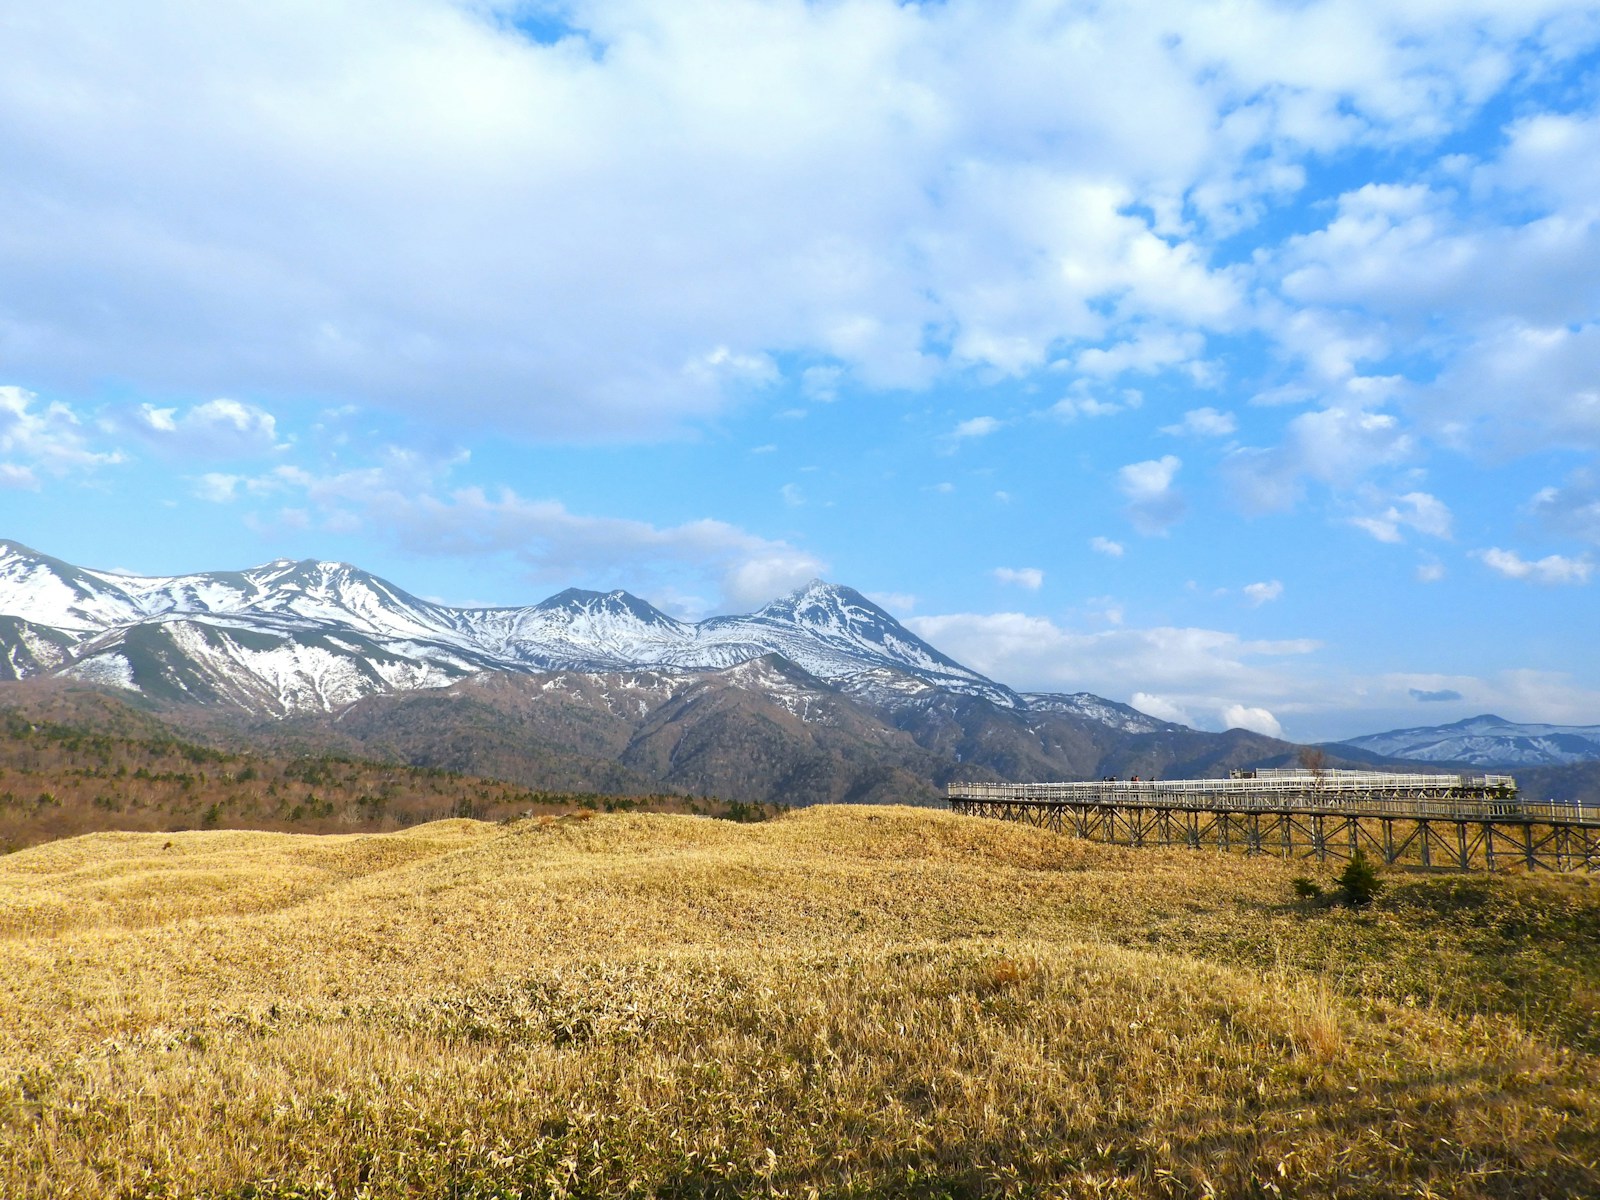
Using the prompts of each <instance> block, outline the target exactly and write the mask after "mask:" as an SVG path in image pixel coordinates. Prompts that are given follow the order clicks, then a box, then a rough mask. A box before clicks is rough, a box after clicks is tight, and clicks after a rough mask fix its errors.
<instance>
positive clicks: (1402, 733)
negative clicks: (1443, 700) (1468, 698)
mask: <svg viewBox="0 0 1600 1200" xmlns="http://www.w3.org/2000/svg"><path fill="white" fill-rule="evenodd" d="M1343 744H1344V745H1347V746H1356V747H1358V748H1360V749H1362V750H1370V751H1372V752H1373V753H1374V754H1383V755H1387V756H1388V757H1391V758H1411V759H1416V760H1417V761H1419V762H1449V763H1471V764H1473V765H1474V766H1485V767H1498V766H1561V765H1564V764H1567V763H1577V762H1588V761H1590V760H1595V759H1600V725H1525V724H1518V723H1517V722H1515V721H1507V720H1505V719H1503V718H1501V717H1497V716H1494V715H1493V714H1489V713H1485V714H1483V715H1482V716H1477V717H1468V718H1467V719H1466V720H1464V721H1457V722H1455V723H1454V724H1451V725H1430V726H1423V727H1420V728H1416V729H1395V730H1390V731H1389V732H1387V733H1373V734H1368V735H1367V736H1365V737H1358V738H1350V739H1348V740H1347V741H1346V742H1344V743H1343Z"/></svg>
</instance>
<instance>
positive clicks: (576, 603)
mask: <svg viewBox="0 0 1600 1200" xmlns="http://www.w3.org/2000/svg"><path fill="white" fill-rule="evenodd" d="M533 607H534V611H536V612H542V613H550V614H567V615H569V616H572V617H577V616H587V617H595V616H606V617H612V618H617V617H621V618H625V619H632V620H634V621H639V622H642V623H643V624H646V625H674V626H675V625H677V624H678V622H676V621H674V620H673V619H672V618H671V617H669V616H667V614H666V613H664V612H662V611H661V610H660V609H659V608H657V607H656V606H655V605H653V604H651V603H650V602H649V601H648V600H641V599H639V597H637V596H635V595H633V594H632V593H631V592H625V591H623V590H622V589H621V588H615V589H613V590H612V591H609V592H595V591H590V590H588V589H587V588H567V589H566V590H565V591H561V592H557V593H556V594H555V595H554V596H551V597H549V598H548V599H546V600H541V601H540V602H539V603H538V604H536V605H534V606H533Z"/></svg>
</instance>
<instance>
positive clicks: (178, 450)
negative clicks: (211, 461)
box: [111, 399, 278, 458]
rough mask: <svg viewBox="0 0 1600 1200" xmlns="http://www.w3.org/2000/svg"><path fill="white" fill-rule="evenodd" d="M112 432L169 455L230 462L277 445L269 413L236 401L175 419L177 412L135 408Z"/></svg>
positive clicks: (115, 421) (210, 403) (146, 406)
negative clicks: (118, 431) (120, 432)
mask: <svg viewBox="0 0 1600 1200" xmlns="http://www.w3.org/2000/svg"><path fill="white" fill-rule="evenodd" d="M111 425H112V427H113V428H116V429H126V430H128V431H131V432H133V433H137V434H139V435H140V436H142V437H144V438H145V439H146V441H148V442H149V443H151V444H153V445H157V446H160V447H162V448H163V449H165V450H168V451H170V452H172V453H174V454H181V455H184V456H187V457H195V458H230V457H238V456H244V455H255V454H262V453H265V452H266V451H269V450H272V449H273V448H274V447H276V446H277V443H278V422H277V418H275V417H274V416H273V415H272V414H271V413H270V412H268V411H267V410H266V409H264V408H261V407H259V406H257V405H254V404H246V403H243V402H242V401H238V400H228V399H218V400H208V401H206V402H205V403H204V404H197V405H195V406H193V407H192V408H190V409H188V410H186V411H184V412H182V413H181V414H180V413H179V411H178V409H177V408H175V407H174V408H159V407H157V406H156V405H154V404H143V405H140V406H139V408H138V410H137V411H136V412H134V413H132V414H130V415H128V416H126V417H123V418H122V419H115V418H114V419H113V420H112V421H111Z"/></svg>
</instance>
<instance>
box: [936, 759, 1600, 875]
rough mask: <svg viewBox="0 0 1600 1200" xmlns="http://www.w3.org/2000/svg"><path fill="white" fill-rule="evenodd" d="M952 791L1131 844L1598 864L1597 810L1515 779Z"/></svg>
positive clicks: (1323, 773)
mask: <svg viewBox="0 0 1600 1200" xmlns="http://www.w3.org/2000/svg"><path fill="white" fill-rule="evenodd" d="M948 794H949V799H950V806H951V808H952V809H954V810H955V811H957V812H963V813H967V814H969V815H972V816H980V817H996V818H999V819H1002V820H1011V821H1021V822H1025V823H1027V824H1030V825H1037V826H1040V827H1042V828H1046V829H1053V830H1056V831H1057V832H1061V833H1075V834H1077V835H1078V836H1079V837H1086V838H1095V839H1098V840H1101V841H1110V842H1117V843H1120V844H1124V845H1133V846H1150V845H1159V846H1172V845H1178V846H1192V847H1196V848H1198V847H1201V846H1216V847H1218V848H1219V849H1224V850H1229V849H1241V850H1244V851H1246V852H1247V853H1253V854H1269V853H1270V854H1279V855H1282V856H1283V857H1286V858H1293V857H1307V858H1315V859H1318V860H1327V859H1330V858H1331V859H1349V858H1351V857H1353V856H1354V855H1355V854H1356V852H1357V851H1361V852H1363V853H1366V854H1369V855H1371V856H1372V857H1375V858H1378V859H1380V860H1381V861H1383V862H1385V863H1391V864H1393V863H1400V862H1413V863H1416V864H1417V865H1419V866H1424V867H1451V868H1454V869H1457V870H1474V869H1487V870H1491V871H1492V870H1500V869H1506V868H1512V867H1520V868H1522V869H1525V870H1552V871H1600V808H1581V807H1577V806H1572V805H1562V804H1551V803H1529V802H1527V801H1524V800H1522V799H1520V798H1519V796H1518V794H1517V785H1516V780H1515V779H1513V778H1512V777H1511V776H1509V775H1472V774H1452V775H1443V774H1424V773H1407V774H1397V773H1389V772H1376V771H1331V770H1320V771H1311V770H1258V771H1250V772H1235V773H1234V775H1233V776H1232V777H1230V778H1227V779H1169V780H1159V781H1158V780H1120V779H1117V780H1103V781H1089V782H1082V783H1020V784H1010V783H967V784H951V785H950V787H949V789H948Z"/></svg>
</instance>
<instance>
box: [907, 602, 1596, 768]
mask: <svg viewBox="0 0 1600 1200" xmlns="http://www.w3.org/2000/svg"><path fill="white" fill-rule="evenodd" d="M906 624H907V625H908V626H909V627H910V628H911V629H913V630H914V631H915V632H916V633H917V634H918V635H919V636H921V637H923V638H926V639H927V640H928V641H929V642H931V643H932V644H933V645H935V646H938V647H939V648H940V649H941V650H943V651H945V652H946V653H948V654H952V655H953V656H954V657H955V658H957V659H958V660H960V661H962V662H965V663H967V664H969V665H971V666H973V667H975V668H976V669H978V670H980V671H983V672H984V673H985V674H987V675H989V676H991V677H992V678H995V679H998V680H1001V681H1003V682H1005V683H1008V684H1010V685H1011V686H1013V687H1016V688H1019V689H1021V690H1024V691H1090V692H1094V693H1096V694H1098V695H1102V696H1109V697H1112V698H1121V697H1124V696H1129V695H1130V693H1131V697H1132V698H1131V701H1130V702H1131V703H1132V704H1133V705H1134V707H1136V708H1138V709H1140V710H1141V711H1143V712H1148V713H1149V714H1150V715H1152V716H1154V717H1158V718H1160V719H1162V720H1170V721H1177V722H1179V723H1181V724H1185V725H1193V726H1196V727H1198V728H1210V729H1218V728H1224V727H1226V726H1228V725H1238V726H1241V727H1244V728H1251V729H1257V730H1258V731H1260V732H1265V733H1271V734H1272V736H1282V734H1281V733H1279V732H1274V729H1273V725H1271V724H1268V720H1267V718H1270V719H1271V721H1272V722H1275V723H1277V724H1278V725H1281V724H1282V723H1283V722H1286V721H1290V720H1291V718H1292V726H1293V728H1292V730H1291V731H1290V736H1293V737H1300V738H1315V739H1329V738H1336V737H1337V738H1345V737H1355V736H1358V735H1360V734H1363V733H1375V732H1377V731H1379V730H1382V729H1392V728H1398V727H1401V726H1404V725H1414V724H1416V720H1415V706H1416V701H1415V699H1414V698H1413V697H1412V695H1411V690H1412V689H1420V690H1424V691H1428V692H1442V691H1446V690H1453V691H1456V692H1459V693H1460V694H1461V695H1462V697H1463V699H1462V700H1461V701H1460V702H1459V703H1458V704H1457V706H1456V707H1455V708H1454V709H1451V710H1449V712H1450V715H1446V714H1445V713H1443V712H1441V714H1440V717H1439V719H1447V720H1454V719H1458V718H1460V717H1464V716H1469V715H1471V714H1473V713H1480V712H1499V713H1501V714H1502V715H1504V716H1506V717H1508V718H1509V719H1511V720H1520V721H1550V722H1557V723H1566V724H1592V723H1593V721H1594V714H1595V713H1596V712H1600V691H1596V690H1595V689H1594V688H1593V687H1589V686H1585V685H1584V684H1583V683H1580V682H1575V681H1574V680H1573V678H1571V677H1570V676H1567V675H1562V674H1559V673H1553V672H1548V671H1535V670H1527V669H1510V670H1504V671H1499V672H1497V673H1495V674H1493V675H1488V676H1484V677H1477V676H1471V675H1439V674H1428V673H1422V672H1416V673H1405V672H1393V673H1389V674H1381V675H1357V674H1351V673H1346V672H1344V671H1342V670H1340V669H1339V668H1337V667H1336V666H1330V665H1324V663H1323V661H1322V655H1320V654H1318V651H1319V650H1320V649H1322V647H1321V645H1320V643H1318V642H1316V641H1314V640H1310V639H1304V638H1292V639H1288V640H1282V641H1253V640H1248V639H1245V638H1242V637H1240V636H1239V635H1238V634H1235V633H1230V632H1227V631H1222V630H1214V629H1197V628H1173V627H1156V628H1145V629H1136V628H1126V627H1121V628H1111V629H1103V630H1096V631H1093V632H1083V631H1078V630H1074V629H1069V628H1066V627H1063V626H1062V625H1059V624H1057V623H1056V622H1054V621H1051V620H1049V619H1047V618H1044V617H1032V616H1027V615H1025V614H1022V613H988V614H977V613H956V614H949V615H944V616H925V617H912V618H909V619H907V621H906ZM1441 709H1443V705H1441Z"/></svg>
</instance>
